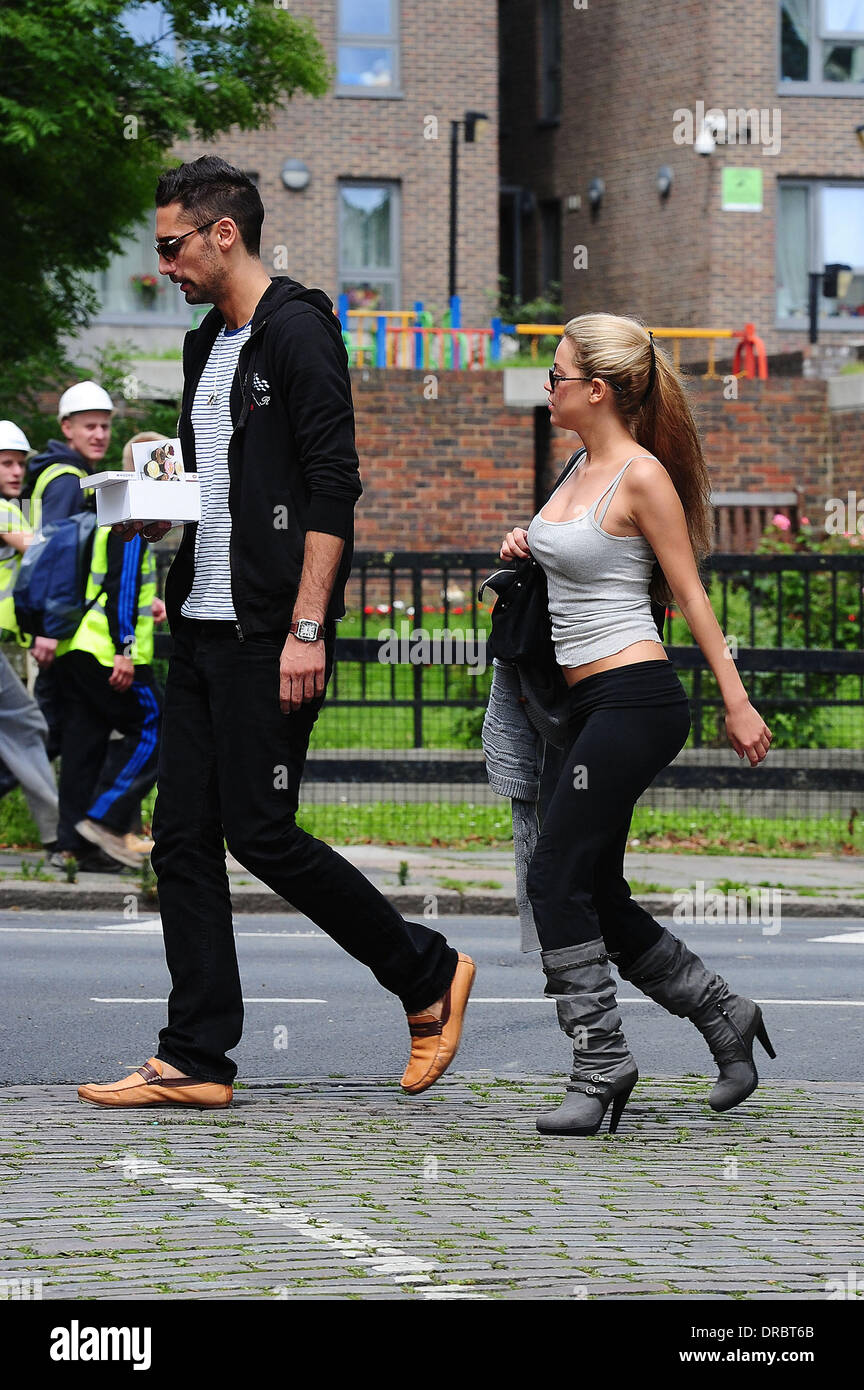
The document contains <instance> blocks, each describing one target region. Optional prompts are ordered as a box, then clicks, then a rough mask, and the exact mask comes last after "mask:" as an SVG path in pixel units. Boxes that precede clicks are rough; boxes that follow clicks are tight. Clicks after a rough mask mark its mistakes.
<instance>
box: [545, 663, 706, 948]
mask: <svg viewBox="0 0 864 1390" xmlns="http://www.w3.org/2000/svg"><path fill="white" fill-rule="evenodd" d="M569 698H570V701H571V705H572V713H571V721H570V726H569V737H570V739H571V741H570V742H569V743H568V746H567V750H566V753H564V754H563V755H562V757H561V762H560V772H559V774H558V779H557V783H556V785H555V789H554V791H553V792H552V794H551V797H550V798H549V800H548V803H547V805H546V806H545V809H544V813H543V821H542V826H541V830H540V836H539V839H538V841H537V847H536V849H535V851H534V854H533V856H532V858H531V862H530V864H529V866H528V877H527V892H528V897H529V900H530V902H531V906H532V908H533V911H534V920H535V922H536V925H537V933H538V936H539V938H540V943H541V945H542V947H543V950H544V951H552V950H556V949H557V948H559V947H562V946H576V945H581V944H582V943H583V942H586V941H596V940H597V939H598V938H599V937H602V938H603V940H604V942H605V944H606V949H607V951H608V952H610V953H614V955H615V957H616V960H617V962H618V964H619V965H621V966H623V967H624V968H625V969H626V968H628V967H629V965H630V964H631V963H632V962H633V961H635V960H638V958H639V957H640V956H641V955H643V954H644V952H645V951H647V950H649V949H650V947H651V946H653V945H654V944H655V943H656V942H657V941H658V940H659V938H660V935H661V933H662V930H663V929H662V927H661V926H660V925H659V923H658V922H655V920H654V918H653V917H652V916H651V915H650V913H648V912H646V911H645V910H644V908H641V907H640V906H639V905H638V903H635V902H634V901H633V899H632V898H631V896H630V885H629V884H628V882H627V880H626V879H625V877H624V850H625V848H626V845H627V834H628V832H629V829H630V821H631V819H632V816H633V808H634V806H635V804H636V802H637V800H638V799H639V797H640V796H641V795H642V793H643V792H644V791H645V790H646V788H647V787H649V786H650V785H651V783H652V782H653V780H654V778H655V777H656V776H657V773H658V772H660V771H661V770H662V769H663V768H664V767H666V766H668V764H669V763H670V762H671V761H672V759H673V758H674V757H675V756H676V754H677V753H679V752H680V751H681V749H682V748H683V746H684V744H685V742H686V740H687V735H688V733H689V731H690V707H689V705H688V702H687V695H686V692H685V690H684V687H683V686H682V684H681V682H680V680H679V679H678V676H677V675H676V673H675V670H674V667H673V666H672V663H671V662H670V661H668V660H663V659H661V660H658V661H644V662H634V663H633V664H632V665H629V666H618V667H615V668H613V669H612V670H610V671H598V672H597V673H596V674H595V675H593V676H586V677H585V679H584V680H581V681H578V682H577V683H576V685H574V686H571V688H570V695H569Z"/></svg>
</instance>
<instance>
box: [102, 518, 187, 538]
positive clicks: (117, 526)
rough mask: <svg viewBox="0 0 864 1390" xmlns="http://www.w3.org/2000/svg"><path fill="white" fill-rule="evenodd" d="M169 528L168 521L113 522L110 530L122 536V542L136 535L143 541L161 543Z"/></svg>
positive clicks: (170, 524)
mask: <svg viewBox="0 0 864 1390" xmlns="http://www.w3.org/2000/svg"><path fill="white" fill-rule="evenodd" d="M171 527H172V522H170V521H115V523H114V525H113V526H112V527H111V530H112V531H113V532H114V533H115V535H118V536H122V537H123V539H124V541H131V539H132V537H133V536H137V535H140V536H141V537H142V538H143V539H144V540H145V541H161V539H162V537H163V536H167V534H168V532H169V531H170V530H171Z"/></svg>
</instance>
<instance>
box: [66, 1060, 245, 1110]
mask: <svg viewBox="0 0 864 1390" xmlns="http://www.w3.org/2000/svg"><path fill="white" fill-rule="evenodd" d="M162 1068H163V1063H162V1061H161V1060H160V1059H159V1058H158V1057H151V1058H150V1060H149V1062H144V1063H143V1065H142V1066H140V1067H139V1068H138V1070H137V1071H133V1072H132V1074H131V1076H126V1077H124V1078H123V1080H122V1081H109V1082H107V1084H97V1083H95V1082H93V1083H90V1084H88V1085H86V1086H79V1087H78V1099H79V1100H81V1101H84V1102H85V1103H86V1104H88V1105H104V1106H108V1107H111V1108H112V1109H117V1108H119V1107H123V1108H128V1109H136V1108H141V1107H144V1106H150V1105H188V1106H193V1107H195V1106H197V1108H198V1109H199V1110H222V1109H224V1107H225V1106H226V1105H230V1104H231V1097H232V1096H233V1094H234V1091H233V1088H232V1087H231V1086H228V1085H225V1084H223V1083H222V1082H220V1081H196V1080H195V1079H194V1078H193V1077H188V1076H166V1077H163V1076H162Z"/></svg>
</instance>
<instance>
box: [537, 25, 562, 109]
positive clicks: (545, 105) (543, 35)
mask: <svg viewBox="0 0 864 1390" xmlns="http://www.w3.org/2000/svg"><path fill="white" fill-rule="evenodd" d="M540 53H541V59H540V61H541V65H542V71H541V85H540V93H541V96H540V115H541V118H542V119H543V120H544V121H558V120H560V118H561V0H543V7H542V10H541V15H540Z"/></svg>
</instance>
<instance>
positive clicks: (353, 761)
mask: <svg viewBox="0 0 864 1390" xmlns="http://www.w3.org/2000/svg"><path fill="white" fill-rule="evenodd" d="M494 568H496V562H495V557H494V556H489V555H487V554H485V553H478V552H422V551H421V552H418V551H397V552H386V553H384V552H369V551H360V552H357V553H356V554H355V559H354V567H353V571H352V576H351V579H350V581H349V586H348V589H347V591H346V609H347V611H346V616H345V618H344V619H343V620H342V622H341V623H340V627H339V635H338V637H337V646H336V663H335V667H334V672H333V677H332V680H331V683H330V686H329V690H328V699H327V703H326V704H325V706H324V709H323V710H322V713H321V715H320V716H319V719H318V721H317V723H316V726H315V729H314V731H313V735H312V741H311V744H310V755H309V759H308V761H307V766H306V773H305V776H304V805H305V806H310V807H315V809H316V813H317V816H318V819H317V821H316V824H317V825H319V826H320V827H321V833H324V834H327V835H330V836H332V837H334V838H336V837H338V836H339V835H340V834H342V833H343V832H345V833H347V834H349V835H350V833H351V832H350V826H351V824H352V817H353V816H354V815H355V813H356V812H357V811H358V809H360V808H362V809H364V810H365V811H367V812H368V811H370V809H371V808H372V807H379V808H380V810H381V815H382V822H381V828H380V832H379V831H376V828H375V824H374V817H373V820H372V821H370V818H369V815H365V816H361V817H359V820H358V822H357V837H358V838H366V837H367V835H368V837H369V838H376V837H377V835H378V833H380V834H381V835H382V836H383V837H384V838H397V839H398V838H399V835H400V827H401V828H402V829H404V830H405V838H406V840H411V839H414V840H418V839H419V840H422V839H424V838H429V839H430V840H433V841H434V839H435V836H436V827H437V828H438V830H440V826H441V816H442V813H443V811H444V808H445V807H446V808H448V809H447V815H448V816H449V818H450V819H451V820H455V822H459V823H460V824H461V823H462V822H464V824H463V825H462V830H463V831H464V834H463V835H462V838H465V839H470V838H471V833H472V827H476V826H477V825H480V824H482V825H483V826H487V827H488V825H490V824H493V825H494V826H495V827H497V829H496V830H495V832H494V833H495V834H497V833H498V832H499V831H500V834H501V836H502V838H505V839H506V837H507V835H508V834H509V817H508V816H507V814H506V807H505V808H503V809H502V808H501V807H500V804H499V805H498V809H497V811H494V807H495V805H496V798H494V797H493V796H492V794H491V792H490V791H489V788H488V783H487V779H486V773H485V766H484V763H483V758H482V751H481V745H480V728H481V724H482V719H483V713H484V710H485V707H486V702H487V699H488V692H489V686H490V683H491V676H492V672H491V668H490V667H489V666H487V665H486V655H485V636H486V634H487V633H488V631H489V628H490V613H491V601H492V600H493V599H494V595H493V594H492V593H491V591H488V590H487V591H486V596H488V598H489V600H490V602H489V603H488V604H487V603H485V602H481V601H479V600H478V598H477V590H478V588H479V585H480V583H481V582H482V579H483V578H484V577H485V576H486V575H487V574H489V573H490V572H491V571H492V570H493V569H494ZM702 577H703V582H704V583H705V586H706V589H707V590H708V592H709V595H710V596H711V600H712V605H713V607H714V611H715V614H716V616H717V619H718V622H719V623H720V626H721V629H722V630H723V632H724V634H725V635H726V638H727V642H728V643H729V646H730V651H731V654H732V656H733V658H734V660H735V662H736V666H737V668H738V670H739V672H740V674H741V676H742V679H743V681H744V684H745V686H746V688H747V691H748V694H749V696H750V699H751V701H752V703H753V704H754V705H755V706H756V708H757V709H758V710H759V712H760V714H762V716H763V718H765V720H766V721H767V723H768V724H769V726H770V727H771V729H772V732H773V733H774V744H773V746H772V753H771V756H770V757H769V759H767V760H766V762H765V763H764V764H763V765H761V766H760V767H759V768H758V769H755V770H754V769H750V768H749V766H748V767H746V768H745V767H742V766H741V765H740V764H739V761H738V759H737V758H736V757H735V755H734V753H733V752H732V750H731V749H730V747H729V744H728V740H727V738H726V735H725V728H724V708H723V702H722V699H721V698H720V694H719V691H718V689H717V686H716V682H715V680H714V677H713V675H712V673H711V671H710V669H709V668H708V666H707V663H706V662H705V658H704V657H703V655H702V653H701V651H700V650H699V648H698V647H696V646H695V645H694V644H693V641H692V637H691V635H690V633H689V630H688V629H687V627H686V624H685V623H684V621H683V619H682V618H681V617H680V615H678V614H677V613H676V612H675V611H674V609H672V610H670V611H669V612H667V619H666V626H665V630H664V640H665V642H666V649H667V652H668V654H669V656H670V658H671V660H672V661H673V662H674V664H675V666H676V668H677V670H678V672H679V675H680V677H681V680H682V683H683V685H684V687H685V689H686V690H687V693H688V696H689V699H690V706H691V714H692V732H691V737H690V739H689V741H688V745H687V749H686V750H685V751H684V753H682V755H681V756H680V757H679V759H678V760H676V762H675V764H673V766H672V767H670V768H668V769H667V770H666V771H665V772H664V773H663V774H662V775H661V776H660V777H658V779H657V781H656V783H655V784H654V786H653V787H652V788H651V790H650V792H649V793H646V797H645V798H643V802H645V804H646V805H649V804H650V807H651V808H653V810H654V811H655V812H656V813H657V815H658V816H659V817H660V821H662V819H663V816H664V815H666V814H667V813H668V814H677V815H678V817H679V819H680V815H681V814H682V813H684V814H685V815H686V814H687V813H692V814H693V816H694V821H693V825H694V828H698V826H699V825H701V824H704V823H705V821H706V818H707V819H710V818H711V817H712V816H717V815H722V813H723V812H724V811H725V812H727V813H728V814H730V815H734V816H735V817H737V818H738V821H739V822H741V821H742V817H743V818H744V819H745V820H746V818H747V817H748V816H750V817H757V818H763V817H765V816H769V817H773V818H774V820H775V822H776V828H777V833H778V834H782V833H783V831H784V826H785V832H786V833H787V836H788V838H789V840H790V844H793V845H794V843H795V842H796V841H795V837H796V834H797V833H798V831H799V830H800V826H801V823H802V822H803V821H804V820H807V821H812V822H815V821H817V820H820V819H823V820H824V818H825V817H833V818H834V819H835V820H836V821H838V824H839V823H840V822H842V823H843V824H847V823H848V828H849V837H850V844H852V843H854V840H855V835H856V834H857V826H856V818H857V817H858V807H859V806H860V807H861V808H862V810H864V754H860V753H859V752H858V750H860V749H862V748H864V650H862V645H861V636H860V634H861V631H862V627H864V592H862V583H864V555H861V554H857V553H854V554H843V555H839V554H835V555H821V554H801V553H797V554H790V555H773V556H757V555H729V554H715V555H712V556H711V557H710V558H709V559H708V560H707V561H706V564H705V566H704V570H703V576H702ZM436 640H437V641H438V646H437V648H436ZM168 645H169V644H168V642H167V641H166V639H164V638H160V639H157V652H158V653H159V654H160V655H163V654H165V652H166V650H167V648H168ZM640 804H641V803H640ZM325 808H326V809H327V810H328V811H329V816H330V818H329V819H328V818H327V817H325V815H324V812H325ZM493 812H494V813H493ZM424 814H425V819H424ZM490 817H492V819H491V820H490ZM445 819H446V817H445ZM394 822H395V828H394ZM742 823H743V822H742ZM346 827H348V829H346ZM841 829H842V826H841ZM457 831H458V827H457ZM839 833H840V832H839V831H838V834H839ZM453 834H454V831H453V829H452V827H451V829H450V830H448V831H445V832H444V836H445V838H447V837H449V838H453ZM457 838H459V834H458V833H457ZM841 839H842V835H841ZM835 840H836V837H835ZM807 843H809V844H812V843H813V838H812V835H810V837H809V838H808V839H807ZM835 847H836V845H835Z"/></svg>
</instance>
